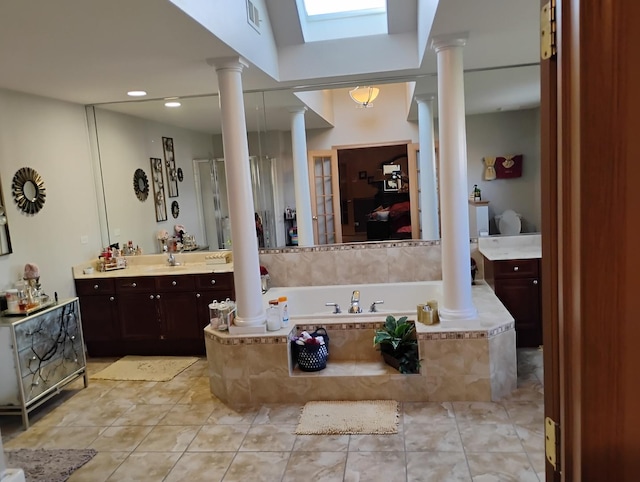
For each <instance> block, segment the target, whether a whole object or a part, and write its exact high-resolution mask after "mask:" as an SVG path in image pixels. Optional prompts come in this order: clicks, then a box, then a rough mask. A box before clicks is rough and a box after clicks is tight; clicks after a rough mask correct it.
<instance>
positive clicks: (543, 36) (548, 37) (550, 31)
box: [540, 0, 556, 60]
mask: <svg viewBox="0 0 640 482" xmlns="http://www.w3.org/2000/svg"><path fill="white" fill-rule="evenodd" d="M555 55H556V0H549V1H548V2H547V3H545V4H544V5H543V6H542V10H541V11H540V57H541V58H542V60H547V59H550V58H551V57H554V56H555Z"/></svg>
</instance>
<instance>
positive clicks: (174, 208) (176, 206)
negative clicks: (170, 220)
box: [171, 201, 180, 218]
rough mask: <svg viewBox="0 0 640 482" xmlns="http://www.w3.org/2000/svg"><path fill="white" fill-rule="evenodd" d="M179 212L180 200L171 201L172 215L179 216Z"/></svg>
mask: <svg viewBox="0 0 640 482" xmlns="http://www.w3.org/2000/svg"><path fill="white" fill-rule="evenodd" d="M179 214H180V205H179V204H178V201H173V202H172V203H171V215H172V216H173V217H174V218H177V217H178V215H179Z"/></svg>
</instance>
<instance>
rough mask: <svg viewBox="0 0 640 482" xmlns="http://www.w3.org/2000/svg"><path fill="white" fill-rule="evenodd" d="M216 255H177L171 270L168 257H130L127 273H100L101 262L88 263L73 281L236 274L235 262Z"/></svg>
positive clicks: (75, 269)
mask: <svg viewBox="0 0 640 482" xmlns="http://www.w3.org/2000/svg"><path fill="white" fill-rule="evenodd" d="M214 253H219V252H218V251H215V252H199V253H193V252H191V253H176V254H175V257H176V260H177V262H178V263H179V264H178V265H176V266H170V265H169V264H168V263H167V255H166V254H151V255H142V256H127V263H128V266H127V267H126V268H124V269H114V270H111V271H98V270H97V269H96V265H97V260H91V261H87V262H86V263H82V264H79V265H77V266H74V267H73V277H74V278H75V279H92V278H123V277H134V276H167V275H186V274H209V273H232V272H233V261H231V262H228V263H220V262H213V261H214V260H213V259H209V258H210V257H211V256H212V255H213V254H214ZM87 268H93V273H90V274H86V273H85V271H86V269H87Z"/></svg>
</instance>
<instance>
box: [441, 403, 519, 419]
mask: <svg viewBox="0 0 640 482" xmlns="http://www.w3.org/2000/svg"><path fill="white" fill-rule="evenodd" d="M453 411H454V413H455V415H456V420H457V421H458V422H468V423H509V422H510V420H509V416H508V415H507V411H506V410H505V408H504V407H503V406H502V404H501V403H496V402H453Z"/></svg>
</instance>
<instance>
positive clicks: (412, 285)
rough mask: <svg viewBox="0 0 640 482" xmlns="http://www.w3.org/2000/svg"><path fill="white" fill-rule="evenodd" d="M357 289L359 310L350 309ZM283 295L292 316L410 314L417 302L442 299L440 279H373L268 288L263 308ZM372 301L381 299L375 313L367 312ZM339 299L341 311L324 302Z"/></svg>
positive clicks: (361, 316) (355, 316)
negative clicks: (357, 281)
mask: <svg viewBox="0 0 640 482" xmlns="http://www.w3.org/2000/svg"><path fill="white" fill-rule="evenodd" d="M355 290H358V291H360V307H361V308H362V313H358V314H356V313H349V312H348V311H349V306H350V305H351V294H352V293H353V292H354V291H355ZM280 296H286V297H287V302H288V304H289V316H290V318H291V319H292V320H305V319H315V318H318V317H328V316H330V317H332V318H335V319H358V318H365V317H371V316H376V315H377V316H380V317H382V318H384V317H385V316H386V315H394V316H396V317H397V316H410V315H415V314H416V305H418V304H419V303H426V302H427V301H429V300H438V301H439V300H441V299H442V281H416V282H402V283H372V284H358V285H355V284H354V285H329V286H295V287H294V286H285V287H276V288H271V289H270V290H269V291H267V292H266V293H265V294H263V295H262V303H263V305H264V307H265V310H266V309H267V307H268V306H269V300H272V299H277V298H279V297H280ZM374 301H384V303H383V304H378V305H376V311H377V313H370V312H369V308H370V306H371V304H372V303H373V302H374ZM328 302H331V303H338V305H340V309H341V310H342V313H339V314H334V313H333V312H334V307H333V306H325V303H328Z"/></svg>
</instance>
